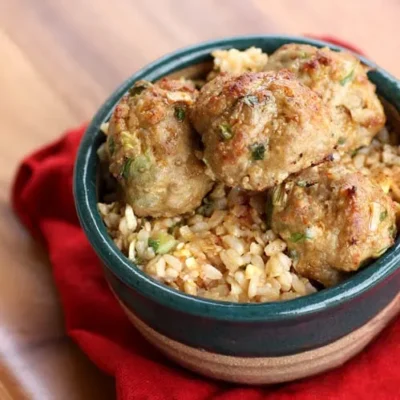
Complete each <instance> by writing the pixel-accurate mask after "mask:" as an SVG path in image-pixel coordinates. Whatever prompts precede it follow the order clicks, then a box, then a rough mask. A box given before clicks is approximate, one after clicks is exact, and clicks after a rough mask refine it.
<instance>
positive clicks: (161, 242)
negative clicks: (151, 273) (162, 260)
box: [148, 232, 177, 254]
mask: <svg viewBox="0 0 400 400" xmlns="http://www.w3.org/2000/svg"><path fill="white" fill-rule="evenodd" d="M176 243H177V242H176V240H175V239H174V237H173V236H171V235H169V234H168V233H165V232H157V233H156V234H155V235H153V236H152V237H151V238H150V239H149V241H148V245H149V246H150V247H152V248H153V250H154V251H155V252H156V253H157V254H166V253H168V252H169V251H170V250H172V249H173V248H174V247H175V245H176Z"/></svg>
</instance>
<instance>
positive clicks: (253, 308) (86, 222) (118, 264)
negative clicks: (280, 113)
mask: <svg viewBox="0 0 400 400" xmlns="http://www.w3.org/2000/svg"><path fill="white" fill-rule="evenodd" d="M274 40H275V41H281V42H282V43H280V45H282V44H284V43H283V42H285V43H305V44H310V45H313V46H317V47H324V46H328V47H330V48H331V49H333V50H345V51H349V50H348V49H345V48H343V47H341V46H337V45H333V44H331V43H328V42H324V41H321V40H316V39H310V38H305V37H301V36H287V35H247V36H233V37H226V38H222V39H216V40H210V41H206V42H202V43H199V44H196V45H193V46H188V47H184V48H182V49H179V50H177V51H174V52H172V53H169V54H167V55H166V56H163V57H161V58H159V59H157V60H156V61H154V62H152V63H150V64H148V65H147V66H145V67H143V68H141V69H140V70H139V71H137V72H136V73H134V74H133V75H132V76H130V77H129V78H128V79H127V80H126V81H125V82H124V83H123V84H122V85H121V86H119V87H118V88H117V89H116V90H115V91H114V92H113V93H112V94H111V96H110V97H109V98H108V99H107V100H106V101H105V102H104V104H103V105H102V106H101V107H100V109H99V110H98V112H97V113H96V115H95V116H94V118H93V120H92V121H91V123H90V124H89V126H88V127H87V129H86V132H85V134H84V136H83V139H82V141H81V144H80V146H79V150H78V155H77V158H76V162H75V168H74V182H73V189H74V199H75V206H76V209H77V214H78V217H79V220H80V223H81V226H82V228H83V230H84V232H85V234H86V236H87V238H88V239H89V242H90V243H91V245H92V247H93V248H94V250H95V251H96V253H97V255H98V256H99V258H100V259H101V260H102V261H103V264H105V265H106V267H107V268H108V269H109V270H110V271H111V272H112V273H113V274H114V275H116V276H117V278H118V279H119V280H120V281H122V282H123V283H124V284H125V285H127V286H128V287H130V288H131V289H134V290H136V291H137V292H139V293H140V294H142V295H143V296H145V297H147V298H150V299H152V300H154V301H156V302H158V303H159V304H162V305H164V306H167V307H169V308H172V309H175V310H178V311H181V312H184V313H189V314H192V315H196V316H201V317H205V318H213V319H218V320H226V321H243V322H246V321H253V322H254V321H263V322H265V321H277V320H282V319H290V318H298V317H301V316H307V315H309V314H312V313H317V312H321V311H323V310H326V309H328V308H333V307H337V306H340V305H342V304H343V303H346V302H348V301H350V300H352V299H354V298H355V297H357V296H361V295H363V294H364V293H365V292H366V291H367V290H370V289H371V288H373V287H374V286H376V285H378V284H379V283H381V282H382V281H383V280H385V279H387V278H389V277H390V275H391V274H393V272H395V271H396V270H398V269H399V268H400V240H399V239H398V240H396V243H395V244H394V246H392V247H391V248H390V249H389V250H388V251H387V252H386V253H385V254H384V255H383V256H381V257H380V258H379V259H377V260H376V261H374V262H373V263H372V264H371V265H369V266H368V267H367V268H365V269H363V270H361V271H359V272H357V274H355V275H354V276H353V277H351V278H349V279H348V280H346V281H344V282H342V283H340V284H339V285H336V286H334V287H332V288H328V289H324V290H321V291H319V292H317V293H314V294H310V295H306V296H302V297H299V298H296V299H292V300H287V301H283V302H270V303H234V302H226V301H218V300H209V299H205V298H201V297H197V296H192V295H188V294H186V293H183V292H181V291H178V290H176V289H173V288H171V287H169V286H167V285H165V284H163V283H161V282H158V281H156V280H155V279H153V278H151V277H150V276H149V275H147V274H145V273H144V272H142V271H141V270H140V269H139V268H137V267H136V266H135V265H134V263H132V262H131V261H129V260H128V258H127V257H125V256H124V255H123V254H122V252H121V251H120V250H119V249H118V248H117V247H116V245H115V244H114V242H113V241H112V239H111V237H110V236H109V235H108V233H107V231H106V228H105V225H104V223H103V221H102V219H101V216H100V213H99V212H98V209H97V198H96V184H95V179H96V177H95V174H96V164H97V161H96V160H97V155H96V152H97V148H98V146H99V144H100V136H99V130H100V126H101V124H102V123H103V122H105V121H107V120H108V118H109V116H110V114H111V112H112V110H113V108H114V106H115V104H116V103H117V102H118V101H119V99H120V98H121V97H122V96H123V94H125V92H126V91H127V90H128V89H129V87H130V86H131V85H132V84H133V82H135V81H136V80H139V79H144V78H146V79H148V80H154V79H159V78H160V77H162V76H165V75H167V74H169V73H172V72H174V71H176V70H178V69H182V68H184V67H185V66H187V65H193V64H194V63H195V62H200V61H199V60H200V59H201V58H205V57H210V52H211V51H213V50H215V49H220V48H230V47H235V48H241V49H244V48H247V47H250V46H249V43H252V42H254V43H256V42H260V41H274ZM357 57H359V58H360V59H361V61H362V62H363V63H365V64H367V65H368V66H369V67H371V68H372V69H373V70H374V71H375V72H374V73H376V74H378V75H379V76H380V78H381V79H384V81H385V82H386V84H388V85H390V86H394V87H395V88H396V96H397V97H396V102H397V101H398V102H399V103H398V104H397V107H399V104H400V83H399V81H397V80H396V79H395V78H394V77H393V76H392V75H390V74H389V73H388V72H386V71H385V70H383V69H382V68H380V67H378V66H377V65H376V64H375V63H373V62H371V61H370V60H368V59H366V58H365V57H362V56H361V57H360V56H359V55H358V54H357ZM377 88H378V89H379V86H378V87H377Z"/></svg>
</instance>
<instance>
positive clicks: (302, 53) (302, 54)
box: [300, 51, 308, 58]
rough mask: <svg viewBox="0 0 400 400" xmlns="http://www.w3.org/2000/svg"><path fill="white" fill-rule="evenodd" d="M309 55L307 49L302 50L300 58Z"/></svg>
mask: <svg viewBox="0 0 400 400" xmlns="http://www.w3.org/2000/svg"><path fill="white" fill-rule="evenodd" d="M307 57H308V54H307V53H306V52H305V51H302V52H301V53H300V58H307Z"/></svg>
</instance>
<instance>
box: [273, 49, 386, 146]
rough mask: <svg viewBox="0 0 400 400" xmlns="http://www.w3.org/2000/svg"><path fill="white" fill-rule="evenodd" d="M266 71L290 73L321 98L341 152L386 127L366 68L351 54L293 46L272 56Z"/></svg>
mask: <svg viewBox="0 0 400 400" xmlns="http://www.w3.org/2000/svg"><path fill="white" fill-rule="evenodd" d="M266 69H267V70H273V71H279V70H282V69H288V70H290V71H291V72H293V73H294V74H295V75H296V77H297V78H298V79H299V80H300V81H301V82H302V83H304V84H305V85H307V86H308V87H309V88H311V89H312V90H314V91H315V92H316V93H317V94H318V95H319V96H320V97H321V99H322V100H323V102H324V104H326V105H327V106H328V108H329V110H330V112H331V114H332V119H333V122H334V124H335V125H336V126H337V127H338V129H339V130H340V131H341V134H340V137H339V140H338V148H339V149H341V150H343V151H347V150H354V149H356V148H358V147H361V146H366V145H368V144H369V143H370V142H371V140H372V138H373V137H374V136H375V134H376V133H378V132H379V130H380V129H381V128H383V126H384V125H385V114H384V111H383V107H382V104H381V103H380V101H379V99H378V97H377V96H376V94H375V86H374V85H373V84H372V83H371V82H370V81H369V80H368V76H367V70H368V69H367V67H366V66H365V65H363V64H361V62H360V60H359V59H358V58H357V57H355V56H354V55H353V54H350V53H347V52H344V51H343V52H336V51H332V50H330V49H329V48H323V49H318V48H317V47H314V46H309V45H305V44H295V43H292V44H287V45H284V46H282V47H281V48H279V49H278V50H277V51H276V52H275V53H273V54H272V55H271V56H270V57H269V59H268V63H267V67H266Z"/></svg>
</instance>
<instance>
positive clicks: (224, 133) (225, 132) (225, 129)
mask: <svg viewBox="0 0 400 400" xmlns="http://www.w3.org/2000/svg"><path fill="white" fill-rule="evenodd" d="M218 127H219V131H220V132H219V135H220V137H221V139H222V140H231V139H232V138H233V132H232V128H231V126H230V125H229V124H221V125H219V126H218Z"/></svg>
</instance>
